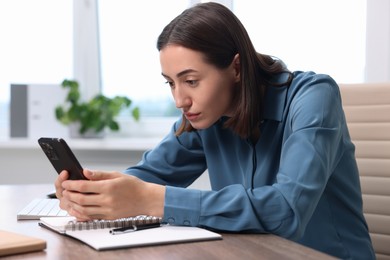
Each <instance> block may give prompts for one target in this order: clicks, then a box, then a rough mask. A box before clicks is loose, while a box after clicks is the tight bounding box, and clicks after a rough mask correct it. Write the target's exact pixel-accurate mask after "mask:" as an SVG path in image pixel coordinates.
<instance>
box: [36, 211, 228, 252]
mask: <svg viewBox="0 0 390 260" xmlns="http://www.w3.org/2000/svg"><path fill="white" fill-rule="evenodd" d="M139 218H140V216H138V217H134V218H128V219H121V220H114V221H104V220H100V221H90V222H76V221H75V219H74V218H73V217H43V218H41V219H40V222H39V225H40V226H42V227H45V228H48V229H50V230H53V231H55V232H58V233H60V234H63V235H66V236H70V237H73V238H75V239H77V240H79V241H81V242H83V243H85V244H87V245H89V246H90V247H92V248H94V249H96V250H108V249H118V248H129V247H138V246H147V245H159V244H171V243H181V242H195V241H203V240H215V239H222V236H221V235H220V234H217V233H215V232H212V231H209V230H206V229H202V228H198V227H187V226H185V227H184V226H171V225H161V226H159V227H155V228H148V229H144V230H136V231H133V232H128V233H123V234H119V235H113V234H111V233H110V231H111V230H112V229H113V228H118V227H121V226H128V225H129V223H130V226H133V225H134V226H140V227H141V226H142V225H144V224H151V223H159V221H160V222H161V219H160V218H156V217H150V216H142V217H141V219H143V220H137V219H139ZM126 221H127V223H126Z"/></svg>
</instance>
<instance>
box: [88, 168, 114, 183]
mask: <svg viewBox="0 0 390 260" xmlns="http://www.w3.org/2000/svg"><path fill="white" fill-rule="evenodd" d="M83 174H84V176H85V178H87V179H88V180H91V181H98V180H107V179H113V178H115V174H114V173H112V172H103V171H93V170H89V169H84V170H83Z"/></svg>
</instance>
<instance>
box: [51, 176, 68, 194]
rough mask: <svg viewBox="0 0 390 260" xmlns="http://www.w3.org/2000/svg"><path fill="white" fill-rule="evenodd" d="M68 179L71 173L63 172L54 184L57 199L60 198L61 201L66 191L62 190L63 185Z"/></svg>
mask: <svg viewBox="0 0 390 260" xmlns="http://www.w3.org/2000/svg"><path fill="white" fill-rule="evenodd" d="M68 177H69V173H68V172H67V171H62V172H61V173H60V174H59V175H58V177H57V179H56V181H55V182H54V187H55V189H56V197H57V198H59V199H60V198H61V197H62V191H63V190H64V189H63V188H62V183H63V182H64V181H65V180H67V179H68Z"/></svg>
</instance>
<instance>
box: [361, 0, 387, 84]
mask: <svg viewBox="0 0 390 260" xmlns="http://www.w3.org/2000/svg"><path fill="white" fill-rule="evenodd" d="M366 50H367V52H366V82H384V81H390V1H388V0H374V1H370V0H368V1H367V41H366Z"/></svg>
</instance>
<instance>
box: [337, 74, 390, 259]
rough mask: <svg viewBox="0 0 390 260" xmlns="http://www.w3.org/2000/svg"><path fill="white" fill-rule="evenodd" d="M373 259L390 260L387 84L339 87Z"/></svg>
mask: <svg viewBox="0 0 390 260" xmlns="http://www.w3.org/2000/svg"><path fill="white" fill-rule="evenodd" d="M340 91H341V96H342V100H343V101H342V102H343V108H344V111H345V115H346V119H347V124H348V128H349V131H350V134H351V138H352V141H353V143H354V144H355V146H356V159H357V163H358V167H359V172H360V181H361V187H362V194H363V208H364V215H365V217H366V220H367V223H368V227H369V231H370V236H371V239H372V242H373V246H374V249H375V253H376V256H377V259H378V260H379V259H390V82H389V83H375V84H370V83H361V84H340Z"/></svg>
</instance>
